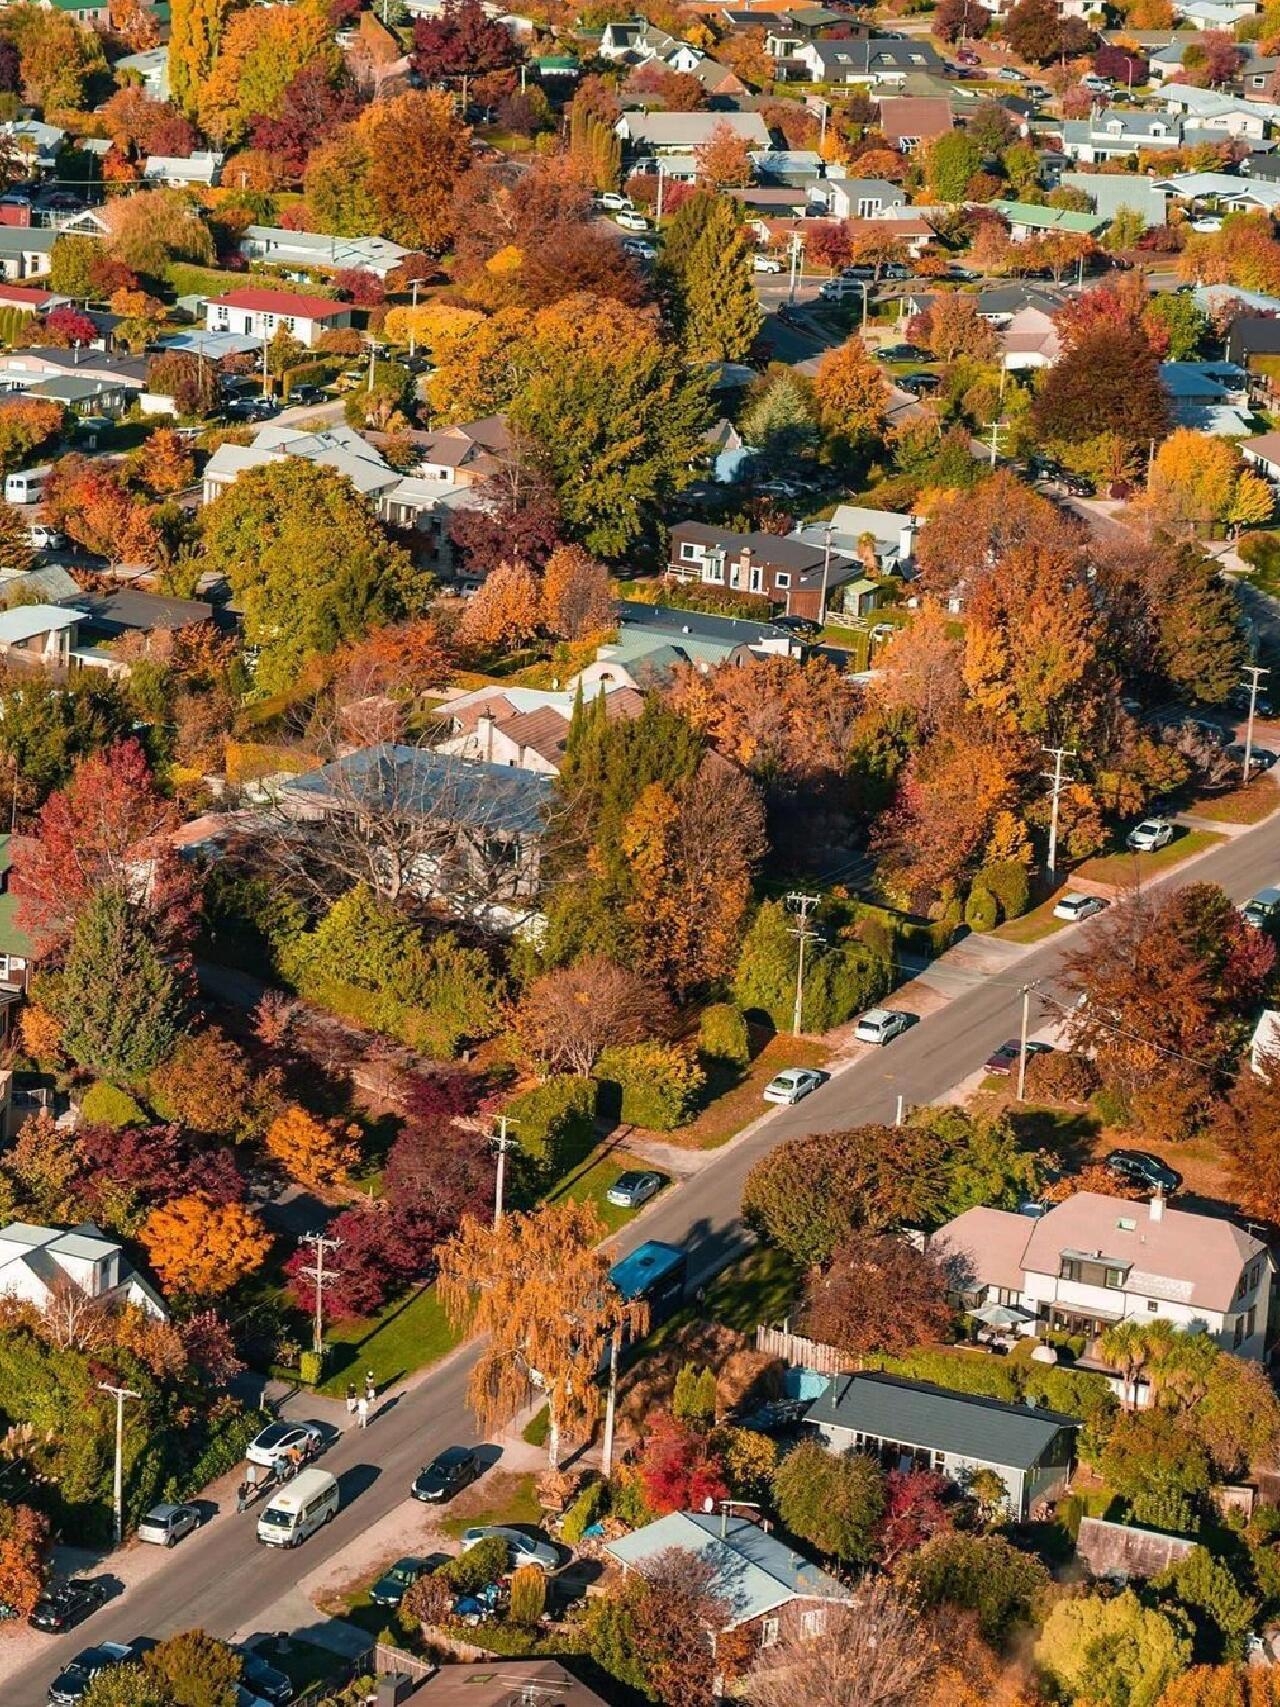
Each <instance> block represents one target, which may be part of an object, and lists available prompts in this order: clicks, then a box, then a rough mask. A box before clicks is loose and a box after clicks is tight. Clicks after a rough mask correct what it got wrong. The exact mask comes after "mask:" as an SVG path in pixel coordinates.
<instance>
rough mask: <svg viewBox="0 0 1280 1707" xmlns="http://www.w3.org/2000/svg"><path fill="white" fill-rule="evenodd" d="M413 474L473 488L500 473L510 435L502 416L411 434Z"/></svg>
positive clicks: (503, 465) (423, 478) (504, 464)
mask: <svg viewBox="0 0 1280 1707" xmlns="http://www.w3.org/2000/svg"><path fill="white" fill-rule="evenodd" d="M412 442H413V445H414V448H415V451H416V453H417V454H416V460H415V462H414V465H413V472H414V473H415V474H416V475H417V476H418V477H419V478H420V479H422V480H439V481H444V482H448V483H449V484H450V485H459V486H474V485H476V483H477V482H478V481H481V480H488V479H490V478H491V476H493V475H495V474H499V473H501V471H502V469H503V468H504V467H505V466H506V464H507V463H508V462H509V460H510V457H511V446H512V440H511V432H510V429H509V428H508V426H507V422H506V418H505V416H502V415H485V416H483V417H482V418H481V419H480V420H477V421H457V422H455V423H454V425H453V426H451V427H437V428H436V429H435V431H434V432H426V433H415V434H414V435H413V438H412Z"/></svg>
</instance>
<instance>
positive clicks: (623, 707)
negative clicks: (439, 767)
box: [432, 683, 644, 776]
mask: <svg viewBox="0 0 1280 1707" xmlns="http://www.w3.org/2000/svg"><path fill="white" fill-rule="evenodd" d="M599 692H600V693H602V694H603V695H604V696H605V700H604V706H605V715H606V717H607V718H608V720H609V721H610V722H611V723H612V722H615V721H617V720H618V719H622V720H623V721H630V719H631V718H633V717H639V715H640V713H641V712H642V711H643V710H644V696H643V695H642V694H638V693H637V692H636V691H635V689H634V688H626V687H618V686H615V685H613V684H610V683H603V684H602V685H601V687H600V689H599ZM576 699H577V696H576V695H575V694H571V693H566V692H564V691H562V690H561V691H554V692H544V691H542V690H540V689H536V688H514V687H512V688H478V689H477V690H476V691H475V692H474V693H466V694H462V695H460V696H459V697H458V698H457V699H451V700H449V701H448V703H447V704H445V705H442V706H440V707H439V709H438V711H437V713H436V715H437V717H438V718H439V719H440V720H441V721H444V720H447V721H448V725H449V732H448V734H447V735H446V736H444V737H443V738H442V739H440V740H437V741H433V742H432V745H433V747H434V748H435V750H436V752H437V753H453V754H454V755H455V756H456V757H457V758H460V759H478V760H481V761H483V762H484V763H485V764H489V765H514V766H516V767H518V768H519V769H520V770H526V771H535V772H536V773H537V774H538V775H540V776H558V775H559V772H560V766H561V764H562V763H563V760H564V754H565V746H566V743H567V741H568V739H569V724H570V721H571V720H572V717H573V708H574V705H575V703H576Z"/></svg>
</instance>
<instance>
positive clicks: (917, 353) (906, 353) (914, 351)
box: [876, 344, 925, 362]
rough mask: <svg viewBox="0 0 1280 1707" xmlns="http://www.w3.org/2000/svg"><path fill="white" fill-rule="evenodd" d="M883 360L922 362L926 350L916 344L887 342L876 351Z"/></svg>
mask: <svg viewBox="0 0 1280 1707" xmlns="http://www.w3.org/2000/svg"><path fill="white" fill-rule="evenodd" d="M876 355H877V356H879V358H880V360H881V361H882V362H922V361H924V360H925V352H924V351H923V350H921V349H918V348H917V347H916V345H915V344H885V345H883V346H882V348H880V349H878V350H877V351H876Z"/></svg>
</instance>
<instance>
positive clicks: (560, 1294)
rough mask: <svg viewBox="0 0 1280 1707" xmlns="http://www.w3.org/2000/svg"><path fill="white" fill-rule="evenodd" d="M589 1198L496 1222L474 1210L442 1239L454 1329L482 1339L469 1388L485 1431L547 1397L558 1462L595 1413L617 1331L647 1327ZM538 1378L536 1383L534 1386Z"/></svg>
mask: <svg viewBox="0 0 1280 1707" xmlns="http://www.w3.org/2000/svg"><path fill="white" fill-rule="evenodd" d="M604 1231H605V1229H604V1225H603V1223H602V1222H601V1220H600V1216H599V1213H598V1212H597V1210H596V1208H595V1205H594V1204H592V1203H574V1202H570V1201H564V1202H561V1203H545V1204H543V1205H542V1206H541V1207H540V1208H538V1209H535V1210H533V1211H531V1212H530V1213H528V1214H514V1215H506V1216H504V1217H503V1219H502V1220H501V1221H500V1222H499V1223H498V1225H497V1226H496V1227H493V1226H489V1225H487V1224H481V1223H480V1222H478V1221H474V1220H472V1219H471V1217H470V1216H468V1217H467V1218H466V1219H465V1220H464V1221H463V1223H462V1227H461V1229H460V1230H459V1231H458V1232H457V1233H456V1234H455V1235H454V1236H453V1238H451V1239H449V1240H447V1241H446V1242H445V1243H444V1244H443V1245H441V1246H440V1247H439V1251H438V1257H439V1265H440V1269H439V1279H438V1281H437V1288H438V1291H439V1293H440V1297H441V1300H442V1302H443V1303H444V1306H445V1309H446V1311H447V1312H448V1314H449V1319H450V1320H451V1321H452V1322H453V1324H454V1326H455V1328H458V1329H466V1330H468V1331H470V1332H471V1333H473V1334H475V1335H477V1336H479V1337H480V1351H479V1355H478V1358H477V1361H476V1364H475V1367H474V1369H473V1370H472V1372H471V1378H470V1380H469V1382H468V1384H467V1396H468V1400H469V1402H470V1405H471V1408H472V1410H473V1411H474V1412H475V1415H476V1418H477V1420H478V1422H479V1424H480V1427H481V1428H482V1429H483V1430H484V1431H485V1432H488V1431H490V1430H492V1429H494V1428H499V1427H501V1426H502V1425H503V1424H505V1423H507V1422H509V1421H510V1420H511V1418H512V1417H514V1416H516V1415H517V1414H518V1413H519V1412H520V1411H521V1410H523V1408H524V1407H525V1406H526V1405H527V1404H528V1403H529V1402H530V1401H531V1400H532V1399H533V1397H534V1395H535V1393H540V1394H543V1395H545V1398H546V1401H547V1405H548V1408H549V1412H550V1431H549V1433H548V1437H547V1451H548V1457H549V1459H550V1462H551V1466H552V1468H553V1469H554V1468H556V1466H557V1465H558V1464H559V1460H560V1449H561V1445H562V1443H563V1442H565V1441H570V1440H575V1439H580V1438H581V1437H582V1435H583V1434H584V1432H585V1431H586V1430H587V1429H588V1428H589V1427H590V1425H591V1424H592V1422H593V1421H594V1420H595V1415H596V1406H597V1402H598V1399H599V1392H600V1389H599V1386H598V1384H597V1382H596V1374H597V1372H598V1370H599V1367H600V1359H601V1357H602V1355H603V1353H604V1351H605V1348H606V1347H607V1345H608V1343H609V1340H610V1339H611V1337H612V1336H613V1335H614V1334H615V1333H617V1332H618V1331H620V1330H621V1329H622V1328H623V1327H624V1325H628V1324H631V1325H634V1326H642V1325H643V1312H644V1307H643V1306H640V1307H639V1308H637V1306H636V1305H634V1304H629V1303H628V1302H627V1301H626V1300H625V1299H624V1298H623V1297H622V1295H621V1293H620V1292H618V1290H617V1289H616V1287H614V1286H613V1285H612V1283H611V1282H610V1279H609V1257H608V1256H607V1254H606V1253H605V1252H604V1251H602V1250H601V1249H600V1241H601V1239H602V1238H603V1237H604ZM535 1377H536V1384H535Z"/></svg>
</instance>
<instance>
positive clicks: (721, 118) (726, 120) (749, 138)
mask: <svg viewBox="0 0 1280 1707" xmlns="http://www.w3.org/2000/svg"><path fill="white" fill-rule="evenodd" d="M722 126H723V127H727V128H728V129H729V130H730V131H732V133H733V135H734V136H735V137H737V139H738V140H739V141H740V142H745V143H746V144H747V146H748V148H768V147H769V141H770V139H769V127H768V125H766V124H765V122H764V120H763V119H762V118H761V117H760V114H759V113H623V115H622V117H621V118H620V119H619V120H618V122H617V125H616V126H615V127H614V128H615V129H616V131H617V134H618V135H619V136H620V137H621V138H622V140H623V142H625V143H627V144H628V145H629V147H630V148H631V150H632V151H633V152H634V153H636V154H655V155H659V156H666V155H682V154H692V153H694V152H695V150H697V149H699V148H702V147H704V146H705V145H706V144H707V143H708V142H710V140H711V137H712V134H713V132H715V131H716V129H717V128H718V127H722Z"/></svg>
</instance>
